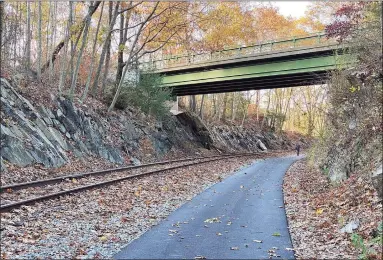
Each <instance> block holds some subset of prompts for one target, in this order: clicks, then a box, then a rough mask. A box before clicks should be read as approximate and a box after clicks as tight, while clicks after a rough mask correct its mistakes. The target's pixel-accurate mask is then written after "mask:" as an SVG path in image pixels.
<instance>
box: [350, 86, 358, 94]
mask: <svg viewBox="0 0 383 260" xmlns="http://www.w3.org/2000/svg"><path fill="white" fill-rule="evenodd" d="M359 90H360V86H357V87H355V86H351V87H350V92H351V93H354V92H355V91H359Z"/></svg>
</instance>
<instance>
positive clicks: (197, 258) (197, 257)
mask: <svg viewBox="0 0 383 260" xmlns="http://www.w3.org/2000/svg"><path fill="white" fill-rule="evenodd" d="M194 259H196V260H199V259H206V257H204V256H203V255H197V256H196V257H194Z"/></svg>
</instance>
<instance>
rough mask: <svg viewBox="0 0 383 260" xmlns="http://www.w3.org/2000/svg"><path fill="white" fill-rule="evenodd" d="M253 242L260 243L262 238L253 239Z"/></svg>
mask: <svg viewBox="0 0 383 260" xmlns="http://www.w3.org/2000/svg"><path fill="white" fill-rule="evenodd" d="M253 242H255V243H262V240H257V239H254V240H253Z"/></svg>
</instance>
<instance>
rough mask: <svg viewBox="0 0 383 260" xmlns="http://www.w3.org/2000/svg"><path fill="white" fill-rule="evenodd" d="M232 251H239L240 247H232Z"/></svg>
mask: <svg viewBox="0 0 383 260" xmlns="http://www.w3.org/2000/svg"><path fill="white" fill-rule="evenodd" d="M230 250H239V247H237V246H232V247H230Z"/></svg>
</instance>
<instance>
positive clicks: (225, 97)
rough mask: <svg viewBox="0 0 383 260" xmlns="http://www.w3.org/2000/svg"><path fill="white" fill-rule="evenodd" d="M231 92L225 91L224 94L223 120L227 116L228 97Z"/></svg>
mask: <svg viewBox="0 0 383 260" xmlns="http://www.w3.org/2000/svg"><path fill="white" fill-rule="evenodd" d="M228 96H229V93H225V95H224V96H223V110H222V119H223V121H226V118H227V114H226V113H227V111H226V110H227V99H228Z"/></svg>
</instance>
